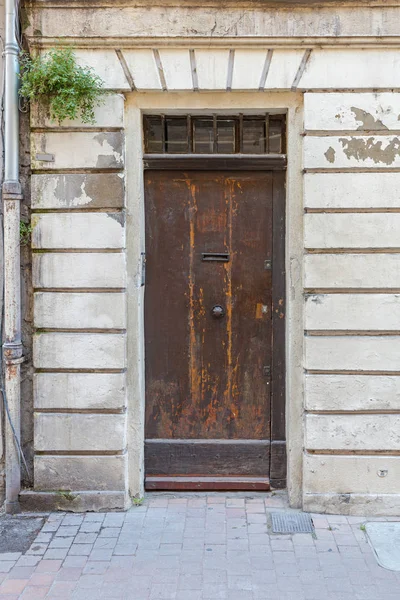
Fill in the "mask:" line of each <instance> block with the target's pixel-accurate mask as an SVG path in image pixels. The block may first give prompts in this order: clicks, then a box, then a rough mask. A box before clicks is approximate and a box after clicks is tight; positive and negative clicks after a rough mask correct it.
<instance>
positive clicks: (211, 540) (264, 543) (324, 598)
mask: <svg viewBox="0 0 400 600" xmlns="http://www.w3.org/2000/svg"><path fill="white" fill-rule="evenodd" d="M283 509H285V510H288V511H290V509H288V508H287V499H286V497H285V496H284V495H283V494H276V495H275V496H273V495H271V494H253V495H246V494H243V495H241V494H226V495H224V494H210V495H207V494H196V495H190V494H188V495H184V494H182V495H175V496H174V495H171V494H169V495H168V494H167V495H163V494H151V495H149V496H148V497H146V499H145V501H144V503H143V505H141V506H135V507H133V508H132V509H131V510H129V511H128V512H126V513H101V514H90V513H89V514H79V515H77V514H66V513H54V514H50V515H49V516H48V518H47V520H46V522H45V524H44V526H43V528H42V530H41V532H40V533H39V534H38V536H37V538H36V539H35V541H34V542H33V543H32V545H31V547H30V549H29V550H28V552H27V553H26V554H25V555H20V554H15V553H4V554H2V555H0V600H37V599H38V600H39V599H42V598H46V599H49V600H400V573H396V572H394V571H389V570H386V569H383V568H382V567H380V566H379V565H378V563H377V561H376V558H375V556H374V553H373V551H372V548H371V547H370V545H369V543H368V541H367V538H366V534H365V523H366V522H367V521H378V519H372V518H370V519H364V518H362V517H344V516H340V515H312V519H313V524H314V528H315V530H314V533H313V534H304V533H302V534H294V535H284V534H279V535H278V534H273V533H272V530H271V512H272V511H274V510H283ZM293 512H295V511H293ZM382 520H383V521H385V519H382V518H380V519H379V521H382ZM393 520H394V519H393V518H391V519H390V521H393ZM388 521H389V519H388ZM399 522H400V518H399Z"/></svg>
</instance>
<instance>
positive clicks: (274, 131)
mask: <svg viewBox="0 0 400 600" xmlns="http://www.w3.org/2000/svg"><path fill="white" fill-rule="evenodd" d="M282 132H283V121H281V120H280V119H279V120H278V119H270V121H269V151H270V153H271V154H282Z"/></svg>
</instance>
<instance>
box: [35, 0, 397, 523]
mask: <svg viewBox="0 0 400 600" xmlns="http://www.w3.org/2000/svg"><path fill="white" fill-rule="evenodd" d="M328 4H329V3H324V2H322V3H321V6H319V8H318V10H315V7H311V6H306V5H305V4H304V3H302V5H301V6H296V7H294V6H292V7H291V8H290V10H289V9H288V8H287V7H286V8H285V10H278V9H277V8H276V7H270V6H269V5H264V4H262V5H261V4H260V3H257V2H255V3H254V9H253V7H252V9H251V11H250V10H248V9H246V8H243V7H240V6H238V5H236V3H235V4H234V3H232V4H231V5H229V6H225V7H223V8H221V7H219V6H215V5H214V3H212V2H211V3H207V7H204V6H190V7H189V6H188V7H183V6H180V7H178V6H170V5H168V6H164V7H162V6H153V5H151V6H150V5H148V6H146V2H145V0H143V1H142V2H139V3H136V4H135V6H129V3H127V2H122V3H118V2H115V3H113V6H108V7H103V6H102V7H99V6H98V8H96V2H95V0H93V2H92V3H91V6H87V3H81V4H79V3H77V2H74V3H72V2H69V1H68V0H60V1H59V2H57V6H56V5H49V6H47V5H46V6H45V5H44V3H42V2H33V3H32V5H31V7H30V15H29V19H30V25H29V27H28V30H27V35H28V39H29V41H30V43H32V44H33V45H39V46H40V45H43V46H44V47H49V45H51V44H53V43H54V40H55V39H58V40H60V41H63V40H64V41H65V40H66V43H70V41H71V40H73V42H74V46H75V47H77V48H78V50H77V54H78V58H79V60H80V61H81V63H82V64H88V65H90V66H93V67H94V69H95V70H96V72H97V73H98V74H99V75H100V76H101V77H102V78H103V79H104V80H105V82H106V86H107V88H109V89H110V90H113V91H114V92H115V93H114V94H112V95H110V96H109V98H108V99H107V104H106V106H105V107H103V108H101V109H100V110H99V111H98V114H97V117H96V118H97V123H96V127H95V128H89V127H82V125H81V124H80V123H78V122H73V123H69V124H66V126H64V127H62V128H60V127H54V125H53V124H51V123H49V122H48V121H47V120H46V119H44V120H43V118H39V117H38V116H34V117H33V121H32V156H33V162H32V168H33V170H34V173H33V178H32V190H33V191H32V209H33V219H32V223H33V226H34V231H33V285H34V290H35V311H34V312H35V326H36V328H37V329H36V335H35V342H34V366H35V369H36V374H35V382H34V388H35V393H34V402H35V489H36V490H37V491H38V492H41V493H43V494H46V493H48V492H49V491H54V490H69V489H71V490H73V491H74V494H76V495H77V498H74V499H73V500H71V507H72V508H77V509H79V508H82V507H84V508H88V507H93V506H94V507H99V505H98V504H97V505H96V504H95V502H96V501H97V500H96V499H98V498H99V497H100V498H101V501H100V503H101V506H103V507H105V506H107V507H114V508H115V507H123V506H125V505H126V499H127V492H126V490H127V488H128V475H127V472H128V468H127V452H126V444H127V442H126V429H127V426H128V429H129V430H130V435H131V436H133V437H134V440H133V441H132V439H131V444H132V446H134V447H135V449H136V450H137V449H138V448H139V446H140V445H142V441H143V438H142V436H143V431H142V423H141V422H140V418H139V417H136V409H138V407H139V404H140V402H139V401H138V402H136V401H137V398H136V399H135V402H133V403H132V398H128V404H129V405H130V406H131V408H130V410H131V411H132V413H131V415H130V422H129V423H127V422H126V413H125V410H126V404H127V400H126V392H125V389H126V385H125V368H126V358H125V356H126V341H125V340H126V331H125V328H126V309H125V305H126V294H125V289H126V280H127V279H129V278H130V277H131V276H132V273H136V271H137V264H136V263H135V264H128V265H126V264H125V254H124V248H125V238H124V220H123V209H124V185H123V177H122V176H123V174H124V168H125V167H124V165H125V162H124V121H123V119H124V108H123V99H122V97H121V96H119V95H118V92H123V93H124V94H125V95H126V96H127V97H128V99H129V101H128V102H127V105H128V107H130V108H128V109H127V111H129V110H134V111H136V112H135V114H134V117H132V116H131V114H129V112H127V111H125V113H126V114H125V117H126V124H127V129H126V131H127V132H128V133H127V134H129V135H130V136H131V137H130V138H129V140H128V143H129V144H132V146H133V147H134V150H133V151H132V153H131V154H130V159H129V160H130V163H129V164H130V172H127V173H126V175H127V177H128V179H129V177H132V170H134V169H137V172H141V169H142V164H141V152H140V150H139V146H140V143H138V141H137V140H133V137H134V136H135V135H137V134H138V131H140V119H141V114H140V110H141V107H142V106H145V108H146V109H154V110H155V111H156V112H159V111H161V112H163V111H167V112H169V111H173V110H175V109H176V108H178V109H179V110H180V111H181V112H183V113H186V112H192V111H204V112H207V110H208V111H211V110H212V109H214V108H215V109H216V110H219V111H223V110H227V111H232V112H242V111H246V110H248V109H249V108H251V110H252V111H253V112H255V111H257V110H260V111H268V107H269V106H272V107H273V109H274V110H277V109H280V110H281V111H286V110H287V109H288V107H289V105H290V107H289V109H288V123H289V132H288V139H289V141H290V143H289V145H288V152H287V154H288V186H287V194H288V197H287V207H288V212H287V224H288V236H291V239H290V240H289V241H288V243H287V248H288V250H289V251H288V253H287V289H288V298H287V301H288V302H287V305H288V320H287V323H288V331H287V344H288V348H287V356H288V361H287V381H288V386H287V389H288V390H290V393H288V395H287V431H288V465H289V490H290V494H291V500H292V503H293V504H296V505H300V504H302V506H303V507H304V508H305V509H306V510H314V511H327V512H343V513H360V514H365V513H367V512H370V513H375V514H385V513H388V514H396V513H398V511H399V510H400V483H399V482H400V478H399V472H400V466H399V465H400V459H399V456H398V455H399V451H400V433H399V431H400V429H399V426H400V423H399V419H400V417H399V408H400V406H399V405H400V385H399V381H400V379H399V377H400V368H399V358H400V337H399V336H400V304H399V298H400V295H399V294H400V258H399V257H400V242H399V241H398V231H399V225H400V222H399V214H400V197H399V192H398V188H399V184H398V182H399V179H400V126H399V115H400V101H399V93H398V92H399V90H400V71H399V69H398V62H399V51H398V48H397V46H396V44H398V42H399V41H400V39H399V34H398V27H397V28H396V24H397V23H398V21H399V18H400V6H398V5H395V4H393V5H391V6H387V3H385V2H381V1H380V0H379V1H378V2H371V6H366V5H365V3H354V2H342V3H340V6H339V5H338V4H337V3H332V4H329V5H328ZM385 5H386V6H385ZM37 32H40V33H37ZM88 32H90V34H89V33H88ZM172 39H174V40H176V44H175V42H172ZM94 40H95V42H94ZM102 40H104V44H103V45H102ZM210 40H212V43H213V44H214V46H210ZM91 45H93V48H90V46H91ZM197 92H200V93H197ZM214 92H218V94H214ZM146 95H149V96H150V97H151V99H152V100H151V102H149V103H148V104H147V105H146V103H145V102H142V103H141V100H142V99H143V98H144V97H145V96H146ZM217 95H218V97H219V99H218V101H216V100H215V96H217ZM289 95H291V97H292V98H295V100H294V101H293V102H295V103H297V104H296V106H295V107H294V108H293V104H291V103H290V102H287V97H288V96H289ZM301 95H302V98H303V101H301ZM166 97H170V98H173V101H171V100H170V101H169V102H167V101H164V99H165V98H166ZM242 98H243V102H242V103H241V99H242ZM285 98H286V100H285ZM208 99H210V100H209V104H207V102H208ZM280 102H281V104H280ZM166 107H167V108H166ZM204 107H206V108H204ZM216 107H217V108H216ZM303 111H304V123H303V125H304V129H303V130H302V131H298V129H297V127H298V120H300V119H301V115H302V114H303ZM128 121H129V123H130V125H129V126H128ZM132 122H134V123H135V128H134V127H132ZM294 123H295V124H296V125H295V128H294V129H295V133H293V131H294V129H293V127H292V125H293V124H294ZM133 129H135V131H133ZM140 135H141V134H140ZM37 152H39V153H43V152H48V153H52V154H54V156H55V161H54V162H48V163H43V162H41V161H40V160H37V159H36V158H35V156H36V153H37ZM300 153H301V154H302V156H303V164H302V167H303V170H301V167H300V166H299V159H298V157H299V154H300ZM127 171H129V169H128V170H127ZM138 181H139V180H138V178H137V179H136V180H135V183H134V185H133V186H132V188H131V190H132V189H133V193H131V197H130V198H129V199H128V202H127V208H128V209H129V210H131V208H132V212H131V214H130V218H131V219H132V221H134V220H136V225H135V226H136V229H135V233H136V234H137V235H138V236H140V235H142V234H141V233H139V231H140V230H143V222H142V220H143V211H142V205H141V202H142V201H143V198H142V197H141V195H142V194H143V190H142V187H141V184H140V183H138ZM302 208H304V215H301V214H300V213H301V209H302ZM295 236H297V238H296V240H297V242H298V243H297V242H296V244H292V245H291V243H292V241H293V238H294V237H295ZM137 245H139V244H137ZM293 248H295V250H294V251H293V252H292V249H293ZM299 248H300V249H299ZM130 262H133V261H132V260H131V261H130ZM137 304H138V306H136V307H134V311H136V312H135V316H134V318H132V320H131V325H130V326H129V327H130V329H129V332H128V335H129V336H130V339H135V340H137V339H138V338H140V336H142V335H143V331H142V330H140V316H138V315H139V312H140V310H141V307H140V306H139V304H140V302H138V303H137ZM299 307H300V308H299ZM132 324H133V325H132ZM135 343H136V342H135ZM303 350H304V354H303ZM138 362H140V361H138ZM129 369H130V376H131V380H135V381H133V385H134V386H135V387H137V388H140V387H141V386H142V381H139V380H140V377H141V374H140V373H142V371H141V369H142V365H140V366H139V365H138V364H133V361H132V362H131V363H130V364H129ZM142 370H143V369H142ZM132 374H133V375H132ZM133 393H134V392H131V391H130V394H133ZM140 393H141V392H140ZM140 393H138V395H137V397H139V395H140ZM142 400H143V401H144V398H142ZM142 408H143V407H141V409H140V410H142ZM136 418H137V420H136V421H135V419H136ZM128 442H129V440H128ZM138 462H139V461H138ZM140 468H141V465H140V466H139V468H136V466H134V467H133V468H132V469H130V476H131V479H132V477H133V478H134V479H135V481H136V482H138V481H139V480H140V479H143V477H142V472H141V470H140ZM135 485H136V484H135ZM136 488H137V489H138V488H139V486H138V485H136V487H135V492H136V491H137V490H136ZM84 497H85V498H86V500H85V501H84V500H83V498H84Z"/></svg>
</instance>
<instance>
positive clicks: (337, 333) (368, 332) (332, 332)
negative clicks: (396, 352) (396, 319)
mask: <svg viewBox="0 0 400 600" xmlns="http://www.w3.org/2000/svg"><path fill="white" fill-rule="evenodd" d="M304 334H305V335H308V336H314V337H346V336H353V337H354V336H363V337H365V336H373V337H381V336H400V331H398V330H394V329H391V330H390V329H389V330H384V329H382V330H380V329H305V330H304Z"/></svg>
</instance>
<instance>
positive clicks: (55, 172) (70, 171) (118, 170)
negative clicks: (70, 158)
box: [32, 167, 125, 175]
mask: <svg viewBox="0 0 400 600" xmlns="http://www.w3.org/2000/svg"><path fill="white" fill-rule="evenodd" d="M124 171H125V167H118V168H114V167H113V168H110V169H107V168H104V169H99V168H98V167H82V168H81V169H78V168H71V169H32V175H36V174H38V175H69V174H74V173H76V174H77V175H79V174H81V173H124Z"/></svg>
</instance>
